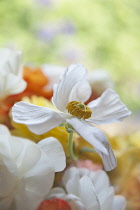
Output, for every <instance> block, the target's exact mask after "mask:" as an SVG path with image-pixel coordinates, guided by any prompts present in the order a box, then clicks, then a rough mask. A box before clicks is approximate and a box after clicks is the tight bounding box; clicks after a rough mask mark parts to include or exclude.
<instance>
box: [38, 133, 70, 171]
mask: <svg viewBox="0 0 140 210" xmlns="http://www.w3.org/2000/svg"><path fill="white" fill-rule="evenodd" d="M38 146H39V147H40V148H41V149H42V150H43V151H44V152H45V153H46V155H47V157H48V158H49V162H50V164H51V165H52V166H53V167H54V168H55V172H58V171H62V170H64V168H65V167H66V156H65V153H64V150H63V147H62V145H61V144H60V142H59V141H58V140H57V139H55V138H53V137H49V138H46V139H43V140H42V141H40V142H39V143H38Z"/></svg>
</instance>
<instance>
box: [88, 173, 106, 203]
mask: <svg viewBox="0 0 140 210" xmlns="http://www.w3.org/2000/svg"><path fill="white" fill-rule="evenodd" d="M89 177H90V179H91V181H92V183H93V185H94V187H95V190H96V193H97V195H98V197H99V198H100V204H102V203H104V201H105V200H106V197H107V195H108V193H109V187H110V182H109V178H108V176H107V174H106V173H105V171H103V170H98V171H95V172H94V173H90V175H89ZM103 186H104V187H103Z"/></svg>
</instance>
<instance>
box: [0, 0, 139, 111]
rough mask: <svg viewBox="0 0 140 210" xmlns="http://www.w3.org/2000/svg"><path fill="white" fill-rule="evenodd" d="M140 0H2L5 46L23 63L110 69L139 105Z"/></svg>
mask: <svg viewBox="0 0 140 210" xmlns="http://www.w3.org/2000/svg"><path fill="white" fill-rule="evenodd" d="M139 37H140V2H139V1H138V0H108V1H105V0H75V1H72V0H23V1H19V0H10V1H9V0H0V46H1V47H13V48H16V49H20V50H22V51H23V54H24V63H28V64H34V65H37V66H39V65H41V64H43V63H52V64H56V65H62V66H67V65H69V64H71V63H82V64H83V65H84V66H85V67H86V68H87V69H88V70H94V69H105V70H107V71H108V72H109V73H110V75H111V77H112V78H113V80H114V82H115V84H116V90H117V92H118V93H119V94H120V96H121V98H122V100H123V101H124V102H125V103H126V104H127V106H128V107H129V108H130V109H131V110H132V111H137V110H139V109H140V42H139Z"/></svg>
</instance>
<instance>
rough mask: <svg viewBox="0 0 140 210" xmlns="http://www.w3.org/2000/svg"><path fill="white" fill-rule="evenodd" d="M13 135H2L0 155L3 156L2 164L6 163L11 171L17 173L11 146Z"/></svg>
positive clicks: (0, 137)
mask: <svg viewBox="0 0 140 210" xmlns="http://www.w3.org/2000/svg"><path fill="white" fill-rule="evenodd" d="M10 140H11V137H10V136H8V135H0V156H1V157H2V160H1V161H2V165H3V164H4V165H5V166H6V167H7V169H8V170H9V171H10V173H12V174H14V175H15V176H16V175H17V167H16V164H15V162H14V159H13V154H12V150H11V147H10V144H9V142H10Z"/></svg>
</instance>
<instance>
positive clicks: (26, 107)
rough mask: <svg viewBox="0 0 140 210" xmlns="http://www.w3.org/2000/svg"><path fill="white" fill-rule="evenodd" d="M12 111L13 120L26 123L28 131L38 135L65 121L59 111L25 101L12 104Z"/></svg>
mask: <svg viewBox="0 0 140 210" xmlns="http://www.w3.org/2000/svg"><path fill="white" fill-rule="evenodd" d="M12 111H13V113H12V114H13V121H15V122H17V123H21V124H25V125H27V126H28V128H29V130H30V131H32V132H33V133H35V134H38V135H40V134H43V133H45V132H47V131H49V130H51V129H52V128H54V127H56V126H58V125H60V124H61V123H63V122H64V121H65V120H64V118H62V115H61V113H58V112H56V111H54V110H52V109H49V108H46V107H41V106H36V105H33V104H29V103H26V102H18V103H17V104H15V105H14V106H13V108H12Z"/></svg>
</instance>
